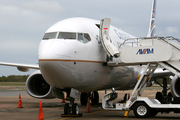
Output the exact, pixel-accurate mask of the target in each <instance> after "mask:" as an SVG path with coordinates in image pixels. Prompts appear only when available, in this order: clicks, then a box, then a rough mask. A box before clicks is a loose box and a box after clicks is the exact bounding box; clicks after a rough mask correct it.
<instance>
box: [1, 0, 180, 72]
mask: <svg viewBox="0 0 180 120" xmlns="http://www.w3.org/2000/svg"><path fill="white" fill-rule="evenodd" d="M151 4H152V0H0V18H1V19H0V56H1V57H0V61H2V62H14V63H28V64H37V63H38V57H37V54H38V46H39V43H40V41H41V39H42V37H43V35H44V32H45V31H46V30H47V29H48V28H49V27H50V26H51V25H53V24H55V23H56V22H58V21H60V20H63V19H66V18H71V17H87V18H92V19H96V20H101V19H103V18H105V17H109V18H111V21H112V23H111V24H112V25H113V26H115V27H117V28H120V29H122V30H124V31H126V32H128V33H130V34H132V35H134V36H136V37H145V36H146V35H147V31H148V26H149V18H150V10H151ZM156 23H157V24H156V35H158V36H174V37H176V38H180V0H157V19H156ZM33 71H34V70H31V71H30V72H25V73H24V72H20V71H18V70H17V69H16V68H14V67H7V66H0V76H2V75H5V76H7V75H14V74H15V75H23V74H31V73H32V72H33Z"/></svg>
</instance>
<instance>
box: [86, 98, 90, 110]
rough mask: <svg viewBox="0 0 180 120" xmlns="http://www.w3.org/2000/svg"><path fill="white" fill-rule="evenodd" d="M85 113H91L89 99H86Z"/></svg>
mask: <svg viewBox="0 0 180 120" xmlns="http://www.w3.org/2000/svg"><path fill="white" fill-rule="evenodd" d="M86 112H87V113H89V112H91V105H90V97H88V102H87V110H86Z"/></svg>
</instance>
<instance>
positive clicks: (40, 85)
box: [26, 70, 55, 99]
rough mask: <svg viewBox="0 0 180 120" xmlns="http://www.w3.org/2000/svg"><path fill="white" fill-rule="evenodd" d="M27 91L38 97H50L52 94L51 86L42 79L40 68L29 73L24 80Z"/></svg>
mask: <svg viewBox="0 0 180 120" xmlns="http://www.w3.org/2000/svg"><path fill="white" fill-rule="evenodd" d="M26 90H27V93H28V94H29V95H30V96H32V97H34V98H39V99H51V98H55V97H54V96H53V89H52V87H51V86H50V85H49V84H48V83H47V82H46V81H45V80H44V78H43V76H42V74H41V72H40V70H38V71H36V72H34V73H33V74H31V75H30V76H29V77H28V79H27V81H26Z"/></svg>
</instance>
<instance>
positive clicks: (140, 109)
mask: <svg viewBox="0 0 180 120" xmlns="http://www.w3.org/2000/svg"><path fill="white" fill-rule="evenodd" d="M134 115H135V116H136V117H138V118H146V117H148V116H149V115H150V108H149V107H148V106H147V105H146V104H145V103H143V102H139V103H136V104H135V106H134Z"/></svg>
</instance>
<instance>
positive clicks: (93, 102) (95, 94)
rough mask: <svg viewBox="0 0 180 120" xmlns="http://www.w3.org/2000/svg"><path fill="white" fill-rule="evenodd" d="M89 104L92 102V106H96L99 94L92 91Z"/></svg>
mask: <svg viewBox="0 0 180 120" xmlns="http://www.w3.org/2000/svg"><path fill="white" fill-rule="evenodd" d="M91 102H92V104H98V103H99V93H98V92H97V91H94V92H93V93H92V97H91Z"/></svg>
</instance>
